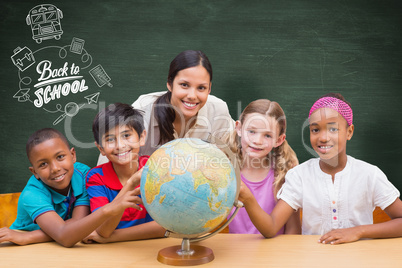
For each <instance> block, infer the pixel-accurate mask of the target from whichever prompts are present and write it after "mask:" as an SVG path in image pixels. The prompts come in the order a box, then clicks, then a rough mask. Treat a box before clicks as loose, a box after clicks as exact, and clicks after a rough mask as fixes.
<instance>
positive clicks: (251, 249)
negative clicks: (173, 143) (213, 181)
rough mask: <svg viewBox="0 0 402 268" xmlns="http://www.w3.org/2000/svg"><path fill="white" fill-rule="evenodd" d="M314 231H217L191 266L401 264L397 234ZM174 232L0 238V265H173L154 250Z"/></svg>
mask: <svg viewBox="0 0 402 268" xmlns="http://www.w3.org/2000/svg"><path fill="white" fill-rule="evenodd" d="M318 238H319V236H302V235H282V236H278V237H276V238H272V239H264V238H262V236H260V235H235V234H218V235H216V236H214V237H212V238H210V239H207V240H204V241H202V242H199V243H197V244H198V245H202V246H206V247H209V248H211V249H212V250H213V252H214V255H215V259H214V260H213V261H212V262H210V263H207V264H202V265H199V266H196V267H219V268H224V267H242V268H244V267H338V268H340V267H342V268H343V267H365V268H366V267H378V268H383V267H402V238H393V239H374V240H361V241H358V242H355V243H349V244H342V245H323V244H319V243H317V240H318ZM180 244H181V240H180V239H176V238H162V239H154V240H145V241H133V242H120V243H111V244H90V245H85V244H81V243H79V244H77V245H76V246H74V247H73V248H63V247H62V246H59V245H58V244H56V243H54V242H51V243H42V244H36V245H28V246H16V245H12V244H10V243H2V244H0V267H174V266H169V265H165V264H162V263H159V262H158V261H157V259H156V258H157V254H158V252H159V250H161V249H163V248H165V247H169V246H174V245H180Z"/></svg>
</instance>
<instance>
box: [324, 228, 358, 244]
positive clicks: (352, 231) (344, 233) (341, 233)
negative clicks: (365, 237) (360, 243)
mask: <svg viewBox="0 0 402 268" xmlns="http://www.w3.org/2000/svg"><path fill="white" fill-rule="evenodd" d="M359 239H360V236H359V230H358V227H352V228H346V229H335V230H332V231H330V232H328V233H326V234H325V235H323V236H321V238H320V239H319V240H318V242H319V243H323V244H331V245H337V244H342V243H349V242H354V241H357V240H359Z"/></svg>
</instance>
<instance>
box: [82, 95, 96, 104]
mask: <svg viewBox="0 0 402 268" xmlns="http://www.w3.org/2000/svg"><path fill="white" fill-rule="evenodd" d="M99 95H100V92H96V93H94V94H91V95H88V96H85V97H84V98H85V99H87V101H88V104H92V103H98V98H99Z"/></svg>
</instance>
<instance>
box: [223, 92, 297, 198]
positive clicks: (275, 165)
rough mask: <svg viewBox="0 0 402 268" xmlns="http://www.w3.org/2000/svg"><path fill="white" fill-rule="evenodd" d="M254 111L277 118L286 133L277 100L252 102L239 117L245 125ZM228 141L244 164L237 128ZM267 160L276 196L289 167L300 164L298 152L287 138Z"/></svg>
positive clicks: (281, 128)
mask: <svg viewBox="0 0 402 268" xmlns="http://www.w3.org/2000/svg"><path fill="white" fill-rule="evenodd" d="M252 113H258V114H262V115H265V116H270V117H273V118H275V120H276V121H277V122H278V125H279V135H282V134H286V116H285V113H284V111H283V110H282V108H281V106H280V105H279V104H278V103H277V102H274V101H270V100H267V99H259V100H255V101H253V102H251V103H250V104H249V105H247V107H246V108H245V109H244V110H243V112H242V113H241V115H240V118H239V121H240V123H241V124H242V125H243V124H244V121H245V118H246V116H247V115H249V114H252ZM226 142H227V143H228V144H229V146H230V149H231V150H232V151H233V152H234V153H236V155H237V156H238V158H239V160H240V163H242V164H241V165H243V155H242V149H241V142H240V137H239V135H238V134H237V132H236V130H235V131H233V132H232V133H231V135H229V136H228V137H227V140H226ZM267 160H268V161H269V163H270V167H271V168H272V169H273V170H274V176H275V181H274V194H275V196H276V193H277V192H278V191H279V189H280V188H281V187H282V185H283V183H284V182H285V175H286V173H287V172H288V170H289V169H291V168H293V167H295V166H296V165H298V164H299V161H298V160H297V156H296V153H295V152H294V151H293V149H292V148H291V147H290V145H289V144H288V142H287V141H286V140H285V141H284V142H283V143H282V144H281V145H280V146H278V147H276V148H273V149H272V151H271V152H270V153H269V154H268V155H267Z"/></svg>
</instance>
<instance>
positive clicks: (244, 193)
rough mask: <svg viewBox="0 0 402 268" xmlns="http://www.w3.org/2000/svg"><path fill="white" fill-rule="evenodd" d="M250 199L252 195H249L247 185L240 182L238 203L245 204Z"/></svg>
mask: <svg viewBox="0 0 402 268" xmlns="http://www.w3.org/2000/svg"><path fill="white" fill-rule="evenodd" d="M251 198H254V195H253V194H252V193H251V191H250V189H249V188H248V187H247V185H245V184H244V183H243V182H241V185H240V191H239V201H241V202H242V203H243V204H246V203H247V201H248V200H250V199H251Z"/></svg>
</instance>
